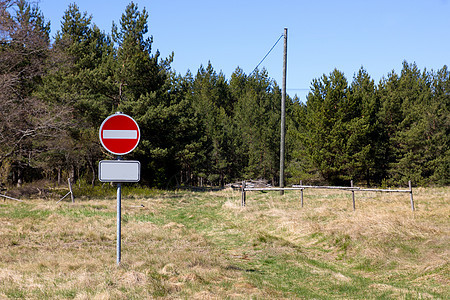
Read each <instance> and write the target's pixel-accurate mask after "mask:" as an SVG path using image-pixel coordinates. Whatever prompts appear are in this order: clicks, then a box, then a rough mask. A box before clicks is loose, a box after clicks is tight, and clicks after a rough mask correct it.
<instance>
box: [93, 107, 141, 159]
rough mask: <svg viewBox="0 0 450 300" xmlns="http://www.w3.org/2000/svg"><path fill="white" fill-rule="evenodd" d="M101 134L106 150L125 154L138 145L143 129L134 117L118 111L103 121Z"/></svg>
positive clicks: (116, 153) (101, 140)
mask: <svg viewBox="0 0 450 300" xmlns="http://www.w3.org/2000/svg"><path fill="white" fill-rule="evenodd" d="M99 136H100V142H101V143H102V146H103V147H105V149H106V150H108V151H109V152H111V153H112V154H115V155H124V154H127V153H130V152H131V151H133V150H134V149H135V148H136V147H137V145H138V144H139V140H140V138H141V131H140V130H139V126H138V124H137V123H136V121H135V120H134V119H133V118H132V117H130V116H128V115H125V114H122V113H116V114H114V115H111V116H109V117H107V118H106V119H105V120H104V121H103V123H102V125H101V126H100V131H99Z"/></svg>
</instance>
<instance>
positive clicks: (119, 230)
mask: <svg viewBox="0 0 450 300" xmlns="http://www.w3.org/2000/svg"><path fill="white" fill-rule="evenodd" d="M117 160H122V157H121V156H117ZM121 202H122V184H121V183H120V182H118V183H117V265H119V264H120V258H121V248H122V247H121V246H122V243H121V240H122V203H121Z"/></svg>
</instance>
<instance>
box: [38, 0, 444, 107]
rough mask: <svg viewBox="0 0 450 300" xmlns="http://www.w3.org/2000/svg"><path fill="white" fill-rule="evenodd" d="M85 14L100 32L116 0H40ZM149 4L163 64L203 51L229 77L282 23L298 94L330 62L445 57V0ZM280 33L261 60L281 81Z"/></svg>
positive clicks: (380, 64)
mask: <svg viewBox="0 0 450 300" xmlns="http://www.w3.org/2000/svg"><path fill="white" fill-rule="evenodd" d="M73 2H75V3H77V5H78V6H79V8H80V10H81V11H87V12H88V14H90V15H92V17H93V23H95V24H96V25H97V26H98V27H100V29H102V30H104V31H105V32H107V33H110V32H111V25H112V22H113V21H114V22H115V23H117V24H118V23H119V19H120V17H121V15H122V13H123V12H124V11H125V7H126V6H127V5H128V4H129V3H130V1H124V0H89V1H88V0H71V1H66V0H40V1H39V7H40V8H41V10H42V12H43V13H44V16H45V18H46V19H47V20H49V21H51V24H52V27H51V28H52V35H54V34H55V33H56V31H57V30H58V29H59V28H60V22H61V20H62V16H63V15H64V11H65V10H66V9H67V7H68V5H69V4H70V3H73ZM134 3H136V4H138V7H139V9H140V10H142V9H143V8H144V7H145V8H146V9H147V11H148V13H149V19H148V24H149V34H150V35H152V36H153V51H155V50H156V49H158V50H159V51H160V52H161V55H162V56H163V57H167V56H168V55H169V54H170V53H171V52H172V51H173V52H174V53H175V57H174V62H173V63H172V68H173V69H174V70H176V71H177V73H181V74H182V75H184V74H185V73H186V71H187V70H188V69H189V70H191V72H192V73H193V74H194V75H195V74H196V72H197V70H198V68H199V67H200V65H201V64H203V65H206V64H207V63H208V61H211V63H212V65H213V67H214V69H215V70H217V71H222V72H223V73H224V74H225V76H226V78H228V79H229V78H230V77H231V74H232V73H233V72H234V70H235V69H236V68H237V67H238V66H239V67H240V68H242V69H243V70H244V72H245V73H246V74H249V73H250V72H251V71H252V70H253V69H254V68H255V66H256V65H257V64H258V63H259V62H260V61H261V59H262V58H263V57H264V55H265V54H266V53H267V52H268V51H269V49H270V48H271V47H272V46H273V45H274V43H275V42H276V41H277V39H278V38H279V37H280V35H282V34H283V30H284V28H285V27H286V28H288V70H287V71H288V73H287V89H288V94H289V95H290V96H292V97H293V96H294V95H295V94H297V95H298V96H299V97H300V99H301V100H302V101H305V99H306V98H305V96H306V94H307V92H308V90H309V88H310V84H311V81H312V80H313V79H315V78H319V77H321V76H322V75H323V74H329V73H330V72H331V71H332V70H333V69H334V68H337V69H339V70H340V71H342V72H344V74H345V76H346V77H347V79H348V81H349V82H351V81H352V79H353V75H354V74H355V73H356V72H357V71H358V70H359V69H360V68H361V66H363V67H364V68H365V69H366V70H367V72H368V73H369V75H371V76H372V78H373V79H374V80H375V82H376V83H378V81H379V80H380V79H381V78H382V77H383V76H386V75H387V74H388V73H389V72H391V71H392V70H394V71H395V72H396V73H399V72H400V70H401V68H402V62H403V61H404V60H406V61H408V62H409V63H413V62H415V63H416V64H417V66H418V67H419V68H420V69H421V70H424V68H427V69H428V70H431V69H433V70H438V69H440V68H442V67H443V66H444V65H447V66H448V65H449V63H450V1H449V0H360V1H356V0H353V1H350V0H336V1H332V0H308V1H303V0H300V1H293V0H292V1H283V0H279V1H274V0H272V1H266V0H259V1H256V0H250V1H245V0H229V1H214V0H209V1H208V0H136V1H134ZM282 54H283V43H282V40H281V41H280V42H279V43H278V45H277V46H276V47H275V48H274V49H273V51H272V52H271V54H270V55H269V56H268V57H267V58H266V60H265V61H264V62H263V63H262V64H261V66H260V68H262V67H265V68H266V69H267V70H268V72H269V76H270V77H271V78H273V79H275V80H276V81H277V82H278V83H279V84H280V85H281V78H282V66H283V59H282Z"/></svg>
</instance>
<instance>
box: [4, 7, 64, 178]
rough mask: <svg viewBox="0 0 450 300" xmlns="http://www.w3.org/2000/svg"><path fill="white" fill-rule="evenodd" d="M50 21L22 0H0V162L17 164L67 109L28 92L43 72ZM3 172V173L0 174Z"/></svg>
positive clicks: (59, 126) (56, 129)
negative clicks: (46, 20)
mask: <svg viewBox="0 0 450 300" xmlns="http://www.w3.org/2000/svg"><path fill="white" fill-rule="evenodd" d="M49 32H50V24H49V23H46V22H45V21H44V18H43V16H42V14H41V13H40V12H39V9H38V8H37V7H31V5H30V4H28V3H27V2H26V1H25V0H0V90H1V91H2V92H1V93H0V165H1V166H2V169H3V174H0V176H1V180H2V181H6V179H7V178H6V177H7V173H9V172H10V171H11V166H14V168H15V169H16V171H17V176H16V181H17V183H18V184H21V182H22V180H23V179H22V177H23V169H24V168H25V167H26V166H29V165H31V161H32V160H33V158H34V156H35V155H36V154H37V153H39V152H42V151H44V150H45V149H46V148H47V147H48V145H49V143H48V142H49V141H51V140H52V139H55V138H58V136H60V135H61V134H62V131H63V130H64V129H65V128H66V126H65V122H67V121H65V120H66V119H67V118H66V115H67V114H68V113H69V109H67V108H64V107H61V106H59V105H57V104H55V103H45V102H43V101H41V100H40V99H38V98H37V97H35V96H34V95H33V93H34V91H35V89H36V86H37V85H38V84H39V83H40V81H41V77H42V75H43V74H44V71H45V70H44V66H45V64H44V62H45V59H46V57H47V55H48V52H49ZM5 173H6V174H5Z"/></svg>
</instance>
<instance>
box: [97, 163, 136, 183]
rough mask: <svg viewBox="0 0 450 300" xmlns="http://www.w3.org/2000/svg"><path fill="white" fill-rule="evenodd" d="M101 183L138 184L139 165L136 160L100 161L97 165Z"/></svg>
mask: <svg viewBox="0 0 450 300" xmlns="http://www.w3.org/2000/svg"><path fill="white" fill-rule="evenodd" d="M98 179H99V180H100V181H101V182H138V181H139V180H140V179H141V163H140V162H139V161H137V160H102V161H100V163H99V164H98Z"/></svg>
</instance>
